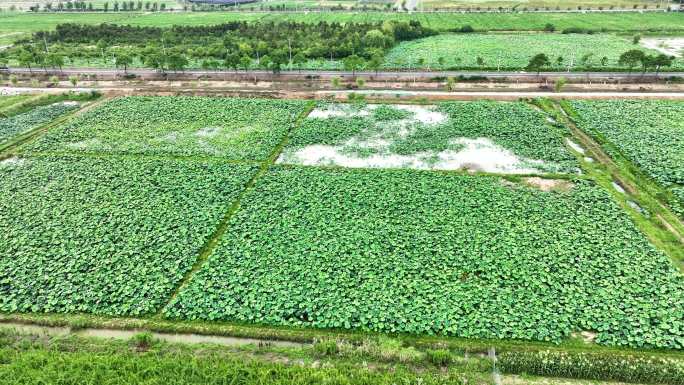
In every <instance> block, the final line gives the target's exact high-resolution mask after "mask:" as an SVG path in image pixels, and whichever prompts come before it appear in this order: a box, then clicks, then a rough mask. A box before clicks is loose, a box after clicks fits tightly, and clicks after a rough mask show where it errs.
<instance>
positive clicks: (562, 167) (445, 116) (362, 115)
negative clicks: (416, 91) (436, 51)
mask: <svg viewBox="0 0 684 385" xmlns="http://www.w3.org/2000/svg"><path fill="white" fill-rule="evenodd" d="M318 111H320V112H321V114H320V115H317V114H313V115H310V116H309V118H307V119H305V120H304V121H303V122H302V124H301V126H300V127H299V128H298V129H297V130H296V131H295V132H293V133H292V134H291V135H290V141H289V143H288V146H287V147H286V148H285V151H284V155H283V161H285V162H287V163H301V162H300V159H298V154H297V151H299V150H301V149H302V148H304V147H306V146H310V145H330V146H338V147H339V149H340V151H341V152H342V153H344V154H349V155H353V156H356V157H361V158H363V157H368V156H371V155H380V156H386V157H393V156H395V155H400V156H415V157H418V158H420V159H421V160H424V163H425V164H426V165H429V166H430V168H433V167H436V168H445V167H442V166H443V165H442V164H441V163H439V162H440V159H441V158H440V155H442V156H444V157H447V156H449V154H450V152H451V151H454V152H457V151H460V150H461V149H463V147H464V144H463V143H462V142H459V141H458V140H459V139H462V138H467V139H472V140H477V139H479V138H487V139H489V140H491V141H492V142H493V143H494V144H496V145H498V146H501V147H503V148H504V149H507V150H510V151H511V152H512V153H513V154H515V155H516V156H519V157H522V158H524V159H528V160H541V161H544V162H545V164H542V165H540V164H532V163H530V162H528V163H529V164H525V161H523V166H529V167H531V168H534V169H541V170H543V171H552V172H572V171H575V170H576V169H577V167H578V164H577V161H576V159H575V157H574V156H573V155H572V154H570V152H568V151H567V150H566V148H565V146H564V143H563V140H564V134H565V133H566V131H565V128H562V127H554V126H551V125H550V124H549V123H548V122H547V121H546V118H545V115H544V114H542V113H541V112H538V111H536V110H534V109H533V108H532V107H530V105H529V104H527V103H523V102H492V101H476V102H446V103H440V104H439V105H437V106H436V107H432V106H391V105H367V106H366V105H363V104H352V105H344V104H332V105H330V104H325V103H324V104H321V105H319V108H318V109H317V110H315V111H314V113H315V112H318ZM326 114H328V115H327V116H326ZM333 163H334V162H333ZM414 165H415V163H414ZM446 168H448V167H446Z"/></svg>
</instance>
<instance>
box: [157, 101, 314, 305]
mask: <svg viewBox="0 0 684 385" xmlns="http://www.w3.org/2000/svg"><path fill="white" fill-rule="evenodd" d="M314 106H315V102H314V101H310V102H309V103H308V104H307V105H306V107H305V108H304V110H303V111H302V112H300V114H299V116H298V117H297V118H296V119H295V121H294V122H292V123H291V125H290V127H289V128H288V130H286V131H285V134H284V135H283V138H282V139H281V140H280V143H278V144H277V145H276V146H275V147H274V148H273V151H271V154H270V155H269V156H268V157H267V158H266V159H265V160H264V161H262V162H261V163H260V166H259V168H258V170H257V171H256V172H255V173H254V175H253V176H252V178H250V179H249V181H247V183H246V184H245V187H244V188H243V189H242V191H241V192H240V194H238V196H237V198H235V200H233V202H232V203H231V204H230V206H229V207H228V210H227V211H226V213H225V214H224V215H223V218H222V219H221V221H220V222H219V224H218V227H217V228H216V230H214V232H213V233H212V234H211V235H210V236H209V238H208V239H207V241H206V242H205V244H204V246H202V248H201V249H200V252H199V255H198V256H197V259H196V260H195V263H193V265H192V267H191V268H190V270H188V272H187V273H185V275H184V276H183V278H182V279H181V280H180V282H179V283H178V284H177V285H176V287H175V289H174V290H173V292H172V294H171V296H170V297H169V298H168V300H167V301H166V303H164V304H163V305H162V306H160V307H159V310H158V311H157V313H156V317H158V318H163V314H164V310H165V309H166V308H167V307H168V306H169V305H170V304H171V303H173V301H174V300H175V299H176V297H177V296H178V294H179V293H180V292H181V291H182V290H183V289H185V288H186V287H187V285H188V284H189V283H190V281H191V279H192V277H193V276H194V275H195V273H196V272H198V271H199V270H200V269H201V268H202V266H204V264H205V263H206V262H207V261H208V260H209V256H210V255H211V253H212V252H213V251H214V249H215V248H216V246H217V245H218V243H219V242H220V240H221V238H222V237H223V235H224V234H225V233H226V231H228V228H229V227H230V220H231V218H232V217H233V215H234V214H235V213H236V212H237V211H238V209H239V208H240V203H241V201H242V199H243V198H244V197H245V195H247V193H249V192H250V191H251V190H252V189H253V188H254V186H255V185H256V183H257V181H258V180H259V179H260V178H261V177H262V176H264V175H265V174H266V172H267V171H268V169H269V168H270V167H271V166H272V165H273V163H274V162H275V160H276V159H278V157H279V156H280V153H281V152H282V150H283V148H284V147H285V145H286V144H287V141H288V140H289V135H290V132H291V131H292V130H294V129H296V128H297V127H298V126H299V125H300V124H301V122H302V120H304V118H306V117H307V116H308V115H309V113H310V112H311V110H312V109H313V108H314Z"/></svg>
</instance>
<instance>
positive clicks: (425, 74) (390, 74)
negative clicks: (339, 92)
mask: <svg viewBox="0 0 684 385" xmlns="http://www.w3.org/2000/svg"><path fill="white" fill-rule="evenodd" d="M9 71H10V73H29V72H30V71H29V69H28V68H10V70H9ZM32 72H34V73H43V72H44V71H43V70H42V69H33V70H32ZM48 73H50V74H60V73H63V74H67V75H72V74H80V75H86V74H87V75H92V74H95V75H116V74H123V71H121V70H114V69H101V68H70V69H64V70H63V71H61V72H60V71H59V70H48ZM128 73H131V74H135V75H154V74H157V73H158V72H157V71H155V70H150V69H134V70H129V71H128ZM172 73H173V72H169V74H172ZM237 73H239V74H242V75H245V74H246V75H248V76H253V75H255V74H256V75H262V76H263V75H266V76H269V75H271V74H272V73H271V72H270V71H261V70H259V71H249V72H245V71H237ZM184 74H186V75H197V76H199V75H214V76H218V77H222V76H225V75H231V74H235V71H203V70H188V71H185V72H184ZM302 75H304V76H307V75H308V76H321V77H336V76H344V77H350V76H353V74H352V72H351V71H309V70H306V71H301V72H300V71H282V72H281V73H280V76H281V77H287V76H302ZM355 75H356V76H361V77H371V76H372V77H373V78H375V79H383V78H388V79H390V78H396V77H398V76H402V77H404V78H416V79H418V80H420V79H431V78H435V77H448V76H453V77H457V76H460V75H462V76H484V77H488V78H513V79H515V78H527V77H534V76H536V74H535V73H530V72H523V71H509V72H496V71H380V72H378V73H377V74H376V73H375V72H374V71H357V72H356V73H355ZM539 75H540V76H541V77H548V78H556V77H561V76H562V77H565V78H568V79H586V78H587V77H589V78H612V79H616V80H617V79H633V78H639V77H640V75H641V73H639V72H633V73H631V74H628V73H627V72H589V73H587V72H541V73H540V74H539ZM659 76H660V77H665V76H679V77H684V72H662V73H660V75H659ZM652 77H654V74H653V73H647V74H646V76H645V78H652Z"/></svg>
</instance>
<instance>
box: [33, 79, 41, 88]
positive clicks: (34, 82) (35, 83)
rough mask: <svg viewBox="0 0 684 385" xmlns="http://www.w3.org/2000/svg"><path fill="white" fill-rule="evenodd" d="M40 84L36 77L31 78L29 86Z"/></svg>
mask: <svg viewBox="0 0 684 385" xmlns="http://www.w3.org/2000/svg"><path fill="white" fill-rule="evenodd" d="M39 85H40V82H38V79H31V87H34V88H35V87H38V86H39Z"/></svg>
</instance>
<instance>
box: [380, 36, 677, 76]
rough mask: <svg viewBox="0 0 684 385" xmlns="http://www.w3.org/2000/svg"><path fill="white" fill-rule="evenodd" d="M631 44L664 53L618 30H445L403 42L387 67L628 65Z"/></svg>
mask: <svg viewBox="0 0 684 385" xmlns="http://www.w3.org/2000/svg"><path fill="white" fill-rule="evenodd" d="M631 49H640V50H642V51H644V52H646V53H649V54H658V53H659V52H657V51H655V50H651V49H647V48H643V47H641V46H640V45H638V44H637V45H635V44H633V43H632V41H631V39H630V36H618V35H612V34H595V35H587V34H556V33H552V34H477V33H476V34H440V35H437V36H431V37H427V38H423V39H418V40H412V41H407V42H402V43H400V44H399V45H397V46H396V47H394V48H393V49H392V50H390V51H389V52H388V53H387V55H386V57H385V64H384V66H385V68H429V69H451V68H453V69H490V70H499V69H500V70H521V69H524V68H525V67H526V66H527V64H528V62H529V61H530V58H531V57H532V56H534V55H536V54H538V53H544V54H546V55H547V56H548V57H549V60H550V61H551V66H550V67H549V70H558V71H564V70H567V69H570V70H580V69H592V70H595V71H601V70H607V69H621V70H625V69H627V68H626V67H624V66H622V65H619V64H618V59H619V57H620V55H621V54H622V53H624V52H626V51H629V50H631ZM604 57H605V58H606V59H603V58H604ZM440 58H441V59H440ZM478 58H481V59H482V61H481V62H479V63H478ZM672 68H674V69H681V68H684V61H682V60H675V62H674V65H673V67H672ZM635 69H637V68H635ZM637 70H638V69H637Z"/></svg>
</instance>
